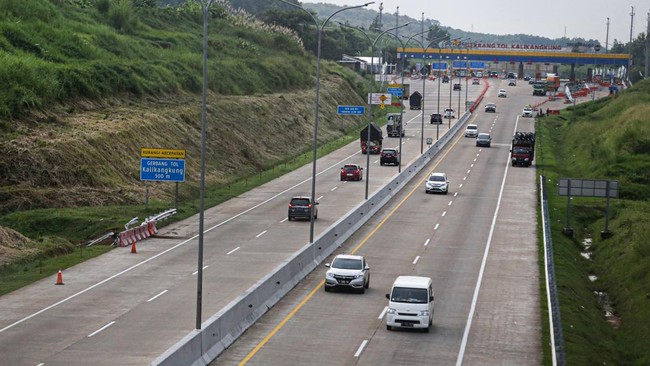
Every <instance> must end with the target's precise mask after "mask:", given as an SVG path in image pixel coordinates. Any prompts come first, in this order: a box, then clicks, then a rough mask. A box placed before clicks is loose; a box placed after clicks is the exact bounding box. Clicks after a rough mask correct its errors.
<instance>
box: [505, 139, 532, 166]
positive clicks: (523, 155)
mask: <svg viewBox="0 0 650 366" xmlns="http://www.w3.org/2000/svg"><path fill="white" fill-rule="evenodd" d="M510 153H511V155H512V166H525V167H529V166H530V165H531V164H532V163H533V159H534V158H535V132H515V134H514V136H512V147H511V148H510Z"/></svg>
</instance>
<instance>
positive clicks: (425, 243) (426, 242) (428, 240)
mask: <svg viewBox="0 0 650 366" xmlns="http://www.w3.org/2000/svg"><path fill="white" fill-rule="evenodd" d="M436 227H438V225H437V224H436ZM433 230H435V229H433ZM430 241H431V239H427V241H425V242H424V246H425V247H426V246H427V245H429V242H430Z"/></svg>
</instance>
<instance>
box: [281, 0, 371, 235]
mask: <svg viewBox="0 0 650 366" xmlns="http://www.w3.org/2000/svg"><path fill="white" fill-rule="evenodd" d="M278 1H280V2H282V3H285V4H287V5H290V6H293V7H294V8H296V9H300V10H302V11H303V12H305V13H307V14H309V16H310V17H311V19H312V20H313V21H314V24H316V28H317V29H318V49H317V51H316V102H315V107H314V109H315V110H314V142H313V150H314V160H313V162H312V172H311V202H312V209H311V212H310V214H309V242H310V243H313V242H314V207H315V204H316V158H317V157H318V117H319V116H318V109H319V104H320V46H321V39H322V37H323V29H324V28H325V25H326V24H327V22H329V20H330V19H332V17H333V16H334V15H336V14H338V13H340V12H342V11H345V10H350V9H357V8H363V7H366V6H368V5H370V4H374V1H373V2H369V3H365V4H363V5H356V6H349V7H345V8H341V9H339V10H337V11H335V12H334V13H332V14H331V15H330V16H329V17H327V19H325V21H324V22H323V23H318V20H317V19H316V18H315V17H314V15H313V14H312V13H310V12H308V11H307V10H305V9H304V8H303V7H301V6H300V5H296V4H292V3H290V2H288V1H285V0H278Z"/></svg>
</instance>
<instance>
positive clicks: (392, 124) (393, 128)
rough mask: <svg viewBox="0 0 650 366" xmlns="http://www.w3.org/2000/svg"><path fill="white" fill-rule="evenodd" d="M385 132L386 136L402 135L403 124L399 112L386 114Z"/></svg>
mask: <svg viewBox="0 0 650 366" xmlns="http://www.w3.org/2000/svg"><path fill="white" fill-rule="evenodd" d="M386 132H387V133H388V137H400V135H401V136H402V137H404V125H403V123H402V114H401V113H388V114H387V115H386Z"/></svg>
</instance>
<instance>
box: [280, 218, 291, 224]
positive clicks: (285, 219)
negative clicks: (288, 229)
mask: <svg viewBox="0 0 650 366" xmlns="http://www.w3.org/2000/svg"><path fill="white" fill-rule="evenodd" d="M287 220H289V218H288V217H285V218H284V219H282V220H281V221H280V223H283V222H285V221H287Z"/></svg>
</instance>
